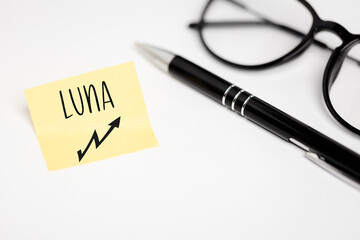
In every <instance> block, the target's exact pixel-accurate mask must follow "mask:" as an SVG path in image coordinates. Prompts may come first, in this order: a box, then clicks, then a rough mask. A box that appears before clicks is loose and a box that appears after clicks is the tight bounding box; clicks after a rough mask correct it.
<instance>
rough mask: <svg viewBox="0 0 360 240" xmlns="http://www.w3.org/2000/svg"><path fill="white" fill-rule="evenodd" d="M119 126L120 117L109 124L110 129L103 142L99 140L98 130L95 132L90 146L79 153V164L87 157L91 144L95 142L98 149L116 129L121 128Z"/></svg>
mask: <svg viewBox="0 0 360 240" xmlns="http://www.w3.org/2000/svg"><path fill="white" fill-rule="evenodd" d="M119 125H120V117H118V118H117V119H115V120H114V121H112V122H111V123H109V126H110V128H109V130H108V131H107V132H106V133H105V135H104V137H103V138H102V139H101V140H99V136H98V135H97V132H96V130H94V133H93V135H92V137H91V139H90V141H89V143H88V145H87V146H86V148H85V149H84V151H83V152H81V149H80V150H79V151H77V154H78V157H79V162H80V161H81V159H82V158H83V157H84V156H85V154H86V152H87V150H88V149H89V147H90V145H91V143H92V142H93V141H94V142H95V147H96V148H98V147H99V146H100V144H102V143H103V142H104V140H105V139H106V138H107V137H108V136H109V134H110V133H111V132H112V130H114V128H119Z"/></svg>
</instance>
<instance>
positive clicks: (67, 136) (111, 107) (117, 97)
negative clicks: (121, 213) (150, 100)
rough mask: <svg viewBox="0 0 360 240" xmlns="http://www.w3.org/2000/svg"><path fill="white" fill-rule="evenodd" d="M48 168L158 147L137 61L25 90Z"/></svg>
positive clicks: (67, 165)
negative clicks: (143, 94)
mask: <svg viewBox="0 0 360 240" xmlns="http://www.w3.org/2000/svg"><path fill="white" fill-rule="evenodd" d="M25 96H26V100H27V102H28V105H29V109H30V114H31V118H32V120H33V124H34V127H35V132H36V135H37V138H38V141H39V143H40V147H41V150H42V153H43V155H44V157H45V161H46V164H47V166H48V169H50V170H53V169H60V168H65V167H71V166H76V165H80V164H84V163H89V162H94V161H98V160H101V159H105V158H110V157H114V156H117V155H120V154H125V153H130V152H135V151H138V150H141V149H144V148H150V147H155V146H158V142H157V140H156V137H155V135H154V132H153V130H152V128H151V125H150V121H149V117H148V115H147V111H146V107H145V103H144V100H143V96H142V93H141V88H140V84H139V81H138V78H137V74H136V70H135V65H134V63H133V62H129V63H125V64H120V65H116V66H113V67H108V68H104V69H100V70H97V71H93V72H90V73H85V74H81V75H78V76H75V77H70V78H67V79H63V80H59V81H56V82H52V83H49V84H45V85H42V86H38V87H34V88H30V89H27V90H25Z"/></svg>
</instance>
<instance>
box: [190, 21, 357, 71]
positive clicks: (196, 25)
mask: <svg viewBox="0 0 360 240" xmlns="http://www.w3.org/2000/svg"><path fill="white" fill-rule="evenodd" d="M201 24H203V26H207V27H229V26H243V27H248V26H264V25H266V26H271V27H275V28H277V29H280V30H282V31H285V32H288V33H291V34H292V35H295V36H298V37H305V34H304V33H302V32H299V31H297V30H295V29H292V28H290V27H287V26H285V25H281V24H277V23H273V22H270V21H267V20H263V21H221V22H220V21H218V22H215V21H214V22H202V23H201ZM189 27H190V28H191V29H199V27H200V23H197V22H194V23H190V24H189ZM313 43H314V44H315V45H316V46H319V47H321V48H324V49H327V50H330V51H333V50H334V49H333V48H330V47H329V46H328V45H326V44H325V43H323V42H321V41H319V40H316V39H314V41H313ZM347 58H348V59H350V60H352V61H354V62H356V63H357V64H358V65H359V66H360V61H359V60H357V59H355V58H353V57H350V56H347Z"/></svg>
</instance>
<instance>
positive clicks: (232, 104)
mask: <svg viewBox="0 0 360 240" xmlns="http://www.w3.org/2000/svg"><path fill="white" fill-rule="evenodd" d="M242 92H244V90H240V91H239V92H238V93H237V94H236V95H235V97H234V99H233V100H232V103H231V109H232V110H233V111H235V103H236V100H237V99H238V98H239V96H240V94H241V93H242Z"/></svg>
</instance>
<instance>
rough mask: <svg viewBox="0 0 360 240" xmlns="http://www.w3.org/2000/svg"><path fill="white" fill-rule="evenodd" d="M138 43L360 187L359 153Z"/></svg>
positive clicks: (200, 87) (166, 65) (185, 79)
mask: <svg viewBox="0 0 360 240" xmlns="http://www.w3.org/2000/svg"><path fill="white" fill-rule="evenodd" d="M137 45H138V47H139V48H140V49H142V50H143V52H144V53H146V55H147V57H149V58H150V60H151V61H152V62H153V63H154V64H155V65H157V66H158V67H160V68H161V69H162V70H164V71H166V72H169V73H170V74H172V75H175V76H177V77H178V78H179V79H181V80H182V81H183V82H184V83H186V84H187V85H190V86H191V87H193V88H195V89H196V90H198V91H200V92H202V93H203V94H205V95H207V96H208V97H210V98H212V99H213V100H215V101H216V102H218V103H221V104H222V105H224V106H226V107H228V108H230V109H231V110H233V111H234V112H236V113H238V114H240V115H241V116H243V117H245V118H246V119H248V120H250V121H252V122H254V123H256V124H258V125H260V126H261V127H263V128H265V129H266V130H268V131H270V132H272V133H273V134H275V135H277V136H278V137H280V138H282V139H284V140H285V141H287V142H290V143H292V144H295V145H296V146H298V147H300V148H301V149H303V150H305V156H306V157H307V158H309V159H310V160H312V161H313V162H315V163H316V164H318V165H320V166H321V167H323V168H325V169H326V170H327V171H329V172H330V173H332V174H334V175H336V176H337V177H339V178H341V179H342V180H344V181H346V182H348V183H349V184H351V185H352V186H354V187H356V188H358V189H360V155H358V154H357V153H355V152H353V151H352V150H350V149H348V148H346V147H344V146H342V145H341V144H339V143H337V142H335V141H334V140H332V139H330V138H329V137H327V136H325V135H324V134H322V133H320V132H318V131H316V130H315V129H313V128H311V127H309V126H307V125H306V124H304V123H302V122H300V121H299V120H297V119H295V118H293V117H291V116H289V115H288V114H286V113H284V112H282V111H280V110H279V109H277V108H275V107H273V106H271V105H270V104H268V103H266V102H264V101H262V100H261V99H259V98H257V97H255V96H253V95H252V94H251V93H248V92H247V91H245V90H243V89H241V88H239V87H237V86H235V85H233V84H232V83H230V82H228V81H225V80H224V79H222V78H220V77H218V76H216V75H214V74H213V73H211V72H209V71H207V70H205V69H203V68H201V67H199V66H197V65H196V64H194V63H192V62H190V61H188V60H186V59H184V58H182V57H180V56H178V55H176V54H173V53H171V52H168V51H165V50H162V49H160V48H156V47H153V46H149V45H146V44H140V43H138V44H137Z"/></svg>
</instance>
